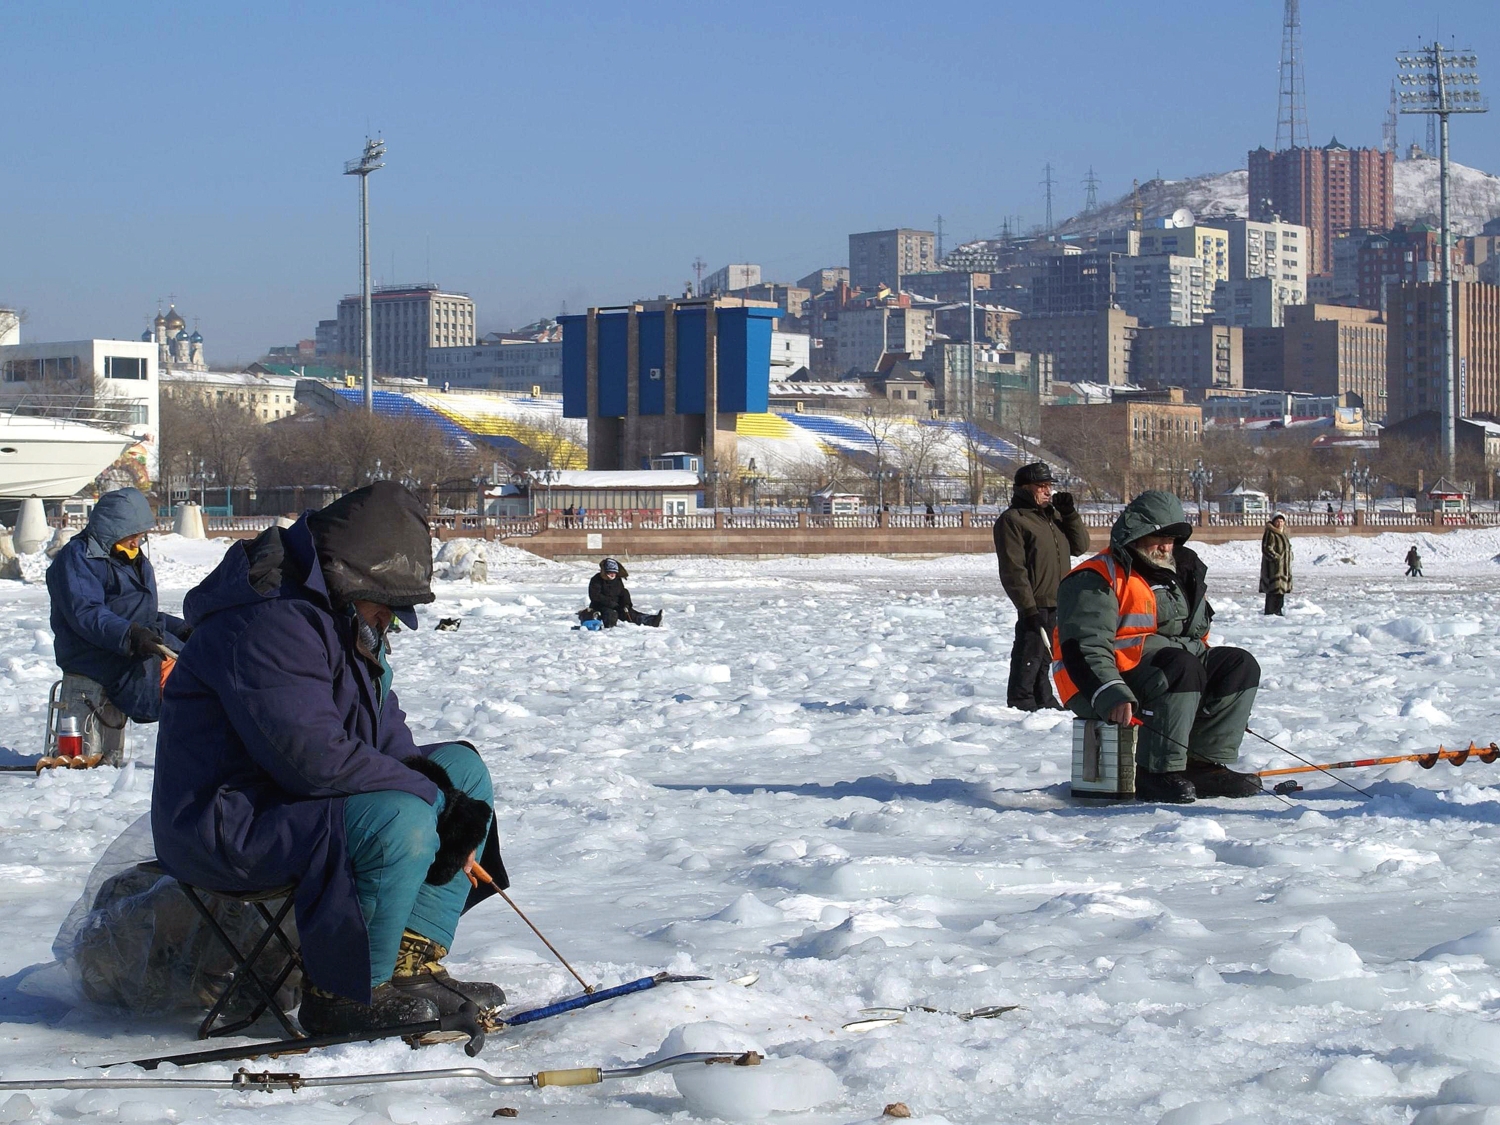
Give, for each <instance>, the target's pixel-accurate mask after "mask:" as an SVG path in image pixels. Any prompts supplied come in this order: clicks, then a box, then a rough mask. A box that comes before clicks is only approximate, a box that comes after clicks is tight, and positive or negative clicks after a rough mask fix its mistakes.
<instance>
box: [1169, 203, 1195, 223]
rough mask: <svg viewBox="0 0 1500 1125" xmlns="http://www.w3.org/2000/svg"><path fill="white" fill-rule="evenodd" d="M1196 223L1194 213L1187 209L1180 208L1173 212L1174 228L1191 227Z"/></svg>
mask: <svg viewBox="0 0 1500 1125" xmlns="http://www.w3.org/2000/svg"><path fill="white" fill-rule="evenodd" d="M1194 221H1195V220H1194V219H1193V213H1192V212H1191V211H1189V210H1188V209H1187V208H1186V207H1179V208H1177V210H1175V211H1173V212H1172V225H1173V226H1174V227H1190V226H1192V225H1193V223H1194Z"/></svg>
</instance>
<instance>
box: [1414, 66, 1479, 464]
mask: <svg viewBox="0 0 1500 1125" xmlns="http://www.w3.org/2000/svg"><path fill="white" fill-rule="evenodd" d="M1396 66H1397V67H1399V68H1400V71H1401V75H1400V77H1399V78H1398V79H1397V81H1398V82H1399V83H1400V84H1401V86H1402V87H1404V88H1403V89H1402V90H1401V91H1399V92H1398V94H1397V97H1398V98H1399V99H1400V102H1401V112H1402V113H1426V114H1431V115H1432V116H1433V117H1435V118H1437V122H1438V171H1439V175H1438V199H1439V207H1440V209H1441V218H1440V225H1441V227H1442V232H1441V234H1440V235H1439V236H1438V241H1439V247H1438V280H1439V282H1441V284H1442V287H1443V376H1442V379H1443V414H1442V419H1443V430H1442V434H1443V467H1444V469H1445V470H1446V472H1447V476H1448V479H1449V480H1453V479H1454V478H1455V477H1456V476H1457V469H1456V466H1455V464H1454V421H1453V418H1454V410H1455V407H1458V406H1459V404H1457V403H1456V402H1455V399H1456V397H1457V396H1456V387H1457V382H1458V380H1457V378H1456V372H1455V371H1454V366H1455V365H1454V359H1455V356H1454V352H1455V350H1456V349H1455V348H1454V341H1453V231H1452V228H1451V226H1450V225H1449V214H1448V212H1449V208H1448V201H1449V196H1450V194H1451V189H1452V183H1451V174H1450V172H1449V167H1448V115H1449V114H1450V113H1484V112H1485V111H1486V110H1487V109H1489V103H1488V102H1486V101H1485V99H1484V96H1483V95H1481V94H1480V92H1479V91H1478V90H1477V89H1476V88H1475V87H1477V86H1478V85H1479V59H1478V58H1477V57H1476V56H1475V54H1474V52H1473V51H1470V50H1458V49H1457V48H1454V47H1444V46H1443V45H1442V44H1441V43H1439V42H1437V41H1436V40H1434V41H1433V42H1431V43H1428V44H1426V45H1419V46H1418V47H1417V49H1416V50H1415V51H1408V52H1406V53H1405V54H1400V55H1397V56H1396ZM1460 409H1461V407H1460Z"/></svg>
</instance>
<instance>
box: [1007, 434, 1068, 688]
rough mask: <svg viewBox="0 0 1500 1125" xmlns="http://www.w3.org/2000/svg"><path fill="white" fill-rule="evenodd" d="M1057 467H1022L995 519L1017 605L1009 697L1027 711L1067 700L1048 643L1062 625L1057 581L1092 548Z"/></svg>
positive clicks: (1040, 464)
mask: <svg viewBox="0 0 1500 1125" xmlns="http://www.w3.org/2000/svg"><path fill="white" fill-rule="evenodd" d="M1054 483H1055V482H1054V481H1053V479H1052V470H1051V469H1049V468H1047V466H1046V464H1045V463H1044V462H1042V461H1037V462H1036V463H1034V464H1031V465H1025V466H1023V467H1022V468H1021V469H1019V470H1018V471H1017V472H1016V477H1015V491H1014V492H1013V493H1012V495H1011V501H1010V507H1009V508H1007V509H1005V511H1004V512H1002V513H1000V518H999V519H997V520H996V521H995V555H996V557H997V558H998V559H999V561H1000V585H1001V586H1003V587H1005V593H1006V596H1007V597H1009V598H1010V600H1011V602H1012V603H1014V605H1015V607H1016V639H1015V643H1014V644H1013V645H1012V646H1011V650H1010V682H1009V683H1008V684H1007V685H1006V689H1005V702H1006V704H1007V705H1008V706H1011V707H1015V708H1017V709H1019V710H1021V711H1040V710H1044V709H1047V708H1057V707H1060V706H1061V705H1060V704H1059V703H1058V702H1057V698H1056V697H1055V696H1054V695H1053V694H1052V684H1051V683H1050V681H1049V680H1048V677H1047V669H1048V665H1049V664H1050V663H1051V660H1050V658H1049V656H1048V652H1047V649H1048V646H1049V645H1050V644H1051V638H1052V630H1053V629H1054V628H1056V626H1057V584H1058V583H1059V582H1061V581H1062V578H1063V575H1065V574H1067V573H1068V570H1069V569H1070V568H1071V566H1072V562H1073V559H1072V556H1073V555H1081V554H1083V553H1084V552H1086V551H1087V550H1088V549H1089V532H1088V528H1086V527H1084V526H1083V517H1082V516H1080V515H1079V514H1078V509H1077V507H1076V506H1075V504H1074V503H1073V497H1072V495H1071V494H1070V493H1067V492H1053V491H1052V485H1053V484H1054Z"/></svg>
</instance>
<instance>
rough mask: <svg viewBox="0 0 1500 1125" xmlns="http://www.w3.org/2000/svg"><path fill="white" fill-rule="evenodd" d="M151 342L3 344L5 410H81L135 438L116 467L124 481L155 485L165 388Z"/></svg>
mask: <svg viewBox="0 0 1500 1125" xmlns="http://www.w3.org/2000/svg"><path fill="white" fill-rule="evenodd" d="M157 355H158V349H157V344H156V342H155V341H154V340H66V341H60V342H57V343H48V344H10V345H5V346H0V406H4V407H6V408H14V407H16V406H22V407H23V408H24V409H36V410H38V411H40V410H44V409H45V410H49V411H52V412H54V413H66V412H68V411H70V410H71V411H76V413H77V415H78V416H79V417H80V418H82V419H84V420H88V419H89V418H91V417H92V418H94V419H96V420H99V421H103V422H107V423H109V424H110V425H111V427H112V428H117V429H120V430H121V431H123V432H125V433H128V434H129V435H130V436H131V437H133V438H134V439H135V444H134V445H132V446H131V447H130V448H129V449H128V450H126V452H125V455H124V456H123V457H121V458H120V460H119V461H118V462H117V463H116V469H117V470H118V474H117V475H120V476H121V477H122V478H123V477H127V476H128V478H129V479H128V480H126V479H121V481H120V483H128V484H134V485H136V486H137V487H139V488H142V489H146V488H149V487H150V485H151V482H152V481H153V480H155V479H156V475H157V471H158V454H159V451H160V444H161V443H160V436H161V387H160V381H159V373H158V370H157V365H156V364H157Z"/></svg>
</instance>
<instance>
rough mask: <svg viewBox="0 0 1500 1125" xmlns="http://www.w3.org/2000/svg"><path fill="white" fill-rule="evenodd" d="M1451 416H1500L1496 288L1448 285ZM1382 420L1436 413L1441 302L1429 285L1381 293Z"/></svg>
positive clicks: (1499, 299) (1432, 284)
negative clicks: (1453, 376) (1385, 396)
mask: <svg viewBox="0 0 1500 1125" xmlns="http://www.w3.org/2000/svg"><path fill="white" fill-rule="evenodd" d="M1453 294H1454V299H1453V329H1454V344H1455V348H1454V352H1455V357H1456V360H1457V362H1456V364H1455V366H1456V368H1457V374H1458V378H1457V380H1456V385H1455V386H1454V388H1453V399H1454V407H1453V415H1454V417H1455V418H1460V417H1474V416H1488V417H1500V286H1496V285H1485V284H1482V283H1481V282H1477V281H1459V282H1454V283H1453ZM1386 324H1387V325H1388V326H1389V334H1388V338H1387V347H1386V355H1387V365H1386V366H1387V387H1388V393H1389V400H1388V407H1387V413H1386V419H1387V421H1390V422H1400V421H1402V420H1403V419H1406V418H1410V417H1411V416H1412V415H1414V414H1420V413H1422V412H1423V411H1427V410H1434V411H1440V410H1441V409H1442V387H1443V366H1442V356H1443V304H1442V292H1441V290H1440V289H1439V288H1438V284H1437V283H1435V282H1416V283H1407V284H1404V285H1392V286H1391V287H1390V288H1389V289H1388V290H1387V291H1386Z"/></svg>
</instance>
